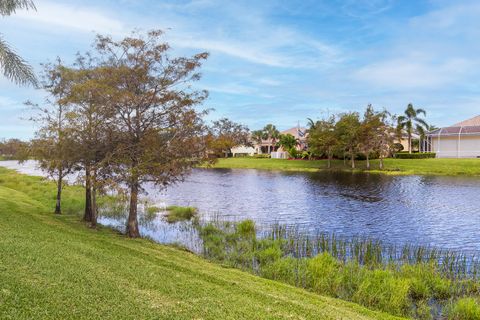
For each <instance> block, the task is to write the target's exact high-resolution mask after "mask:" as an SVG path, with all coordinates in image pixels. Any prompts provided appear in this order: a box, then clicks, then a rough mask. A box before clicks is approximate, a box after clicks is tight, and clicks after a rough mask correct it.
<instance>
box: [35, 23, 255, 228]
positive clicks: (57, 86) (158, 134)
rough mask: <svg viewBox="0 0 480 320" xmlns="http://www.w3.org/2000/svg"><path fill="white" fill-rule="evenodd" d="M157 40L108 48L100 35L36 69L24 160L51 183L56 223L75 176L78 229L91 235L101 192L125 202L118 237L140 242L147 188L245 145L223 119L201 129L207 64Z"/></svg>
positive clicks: (138, 37)
mask: <svg viewBox="0 0 480 320" xmlns="http://www.w3.org/2000/svg"><path fill="white" fill-rule="evenodd" d="M162 36H163V32H162V31H160V30H153V31H150V32H148V33H147V34H146V35H143V34H139V33H136V32H134V33H132V35H131V36H129V37H125V38H124V39H121V40H119V41H115V40H114V39H112V38H111V37H107V36H102V35H98V36H97V38H96V40H95V42H94V45H93V50H92V51H89V52H86V53H83V54H78V55H77V57H76V59H75V62H74V63H73V64H71V65H67V64H65V63H64V62H63V61H62V60H60V59H57V60H56V61H55V62H53V63H48V64H45V65H43V69H44V72H43V74H42V76H41V80H40V86H41V88H42V89H43V90H45V91H46V92H47V97H46V99H45V101H44V102H43V103H40V104H38V103H34V102H27V104H28V105H29V106H31V107H32V108H33V109H35V110H36V111H37V112H36V113H35V116H33V117H32V121H34V123H35V124H36V127H37V128H38V130H37V131H36V134H35V138H34V139H32V141H31V143H30V148H29V150H30V152H29V156H30V157H34V158H35V159H37V160H38V161H39V163H40V166H41V168H42V169H44V170H45V171H46V172H48V173H49V175H50V176H51V177H53V178H54V179H55V180H56V183H57V201H56V208H55V212H56V213H58V214H59V213H61V197H62V187H63V184H64V181H65V177H66V176H67V175H69V174H71V173H73V172H77V173H79V174H80V177H81V179H82V181H83V184H84V186H85V211H84V214H83V220H84V221H86V222H88V223H90V224H91V226H93V227H95V226H96V223H97V216H98V206H97V197H98V194H100V193H103V192H105V191H106V190H108V189H112V188H116V189H121V190H123V191H124V192H125V193H126V194H127V195H128V219H127V225H126V233H127V235H128V236H129V237H138V236H139V229H138V202H139V196H140V194H141V192H142V190H143V189H142V186H143V185H144V184H145V183H149V182H151V183H154V184H156V185H157V186H161V187H166V186H168V185H170V184H172V183H175V182H177V181H179V180H181V179H182V178H183V177H184V176H185V174H187V173H188V172H189V170H190V169H191V168H192V167H194V166H196V165H198V164H200V163H202V162H205V161H209V159H210V158H211V155H212V154H214V155H215V154H222V153H224V152H225V150H227V149H228V148H229V146H230V145H232V144H242V143H247V141H248V138H249V133H248V128H246V127H245V126H242V125H240V124H236V123H234V122H232V121H230V120H228V119H220V120H218V121H215V122H214V123H213V124H212V125H208V124H207V123H206V122H205V120H204V116H205V115H206V114H207V113H208V111H209V110H206V109H204V108H203V107H202V105H203V103H204V101H205V100H206V99H207V97H208V92H207V91H202V90H197V89H195V88H194V86H193V84H194V83H195V82H196V81H198V80H199V79H200V78H201V74H200V72H199V70H200V67H201V66H202V64H203V63H204V62H205V60H206V59H207V58H208V53H206V52H201V53H198V54H196V55H193V56H191V57H173V56H171V54H170V52H171V48H170V46H169V45H168V43H166V42H163V41H162Z"/></svg>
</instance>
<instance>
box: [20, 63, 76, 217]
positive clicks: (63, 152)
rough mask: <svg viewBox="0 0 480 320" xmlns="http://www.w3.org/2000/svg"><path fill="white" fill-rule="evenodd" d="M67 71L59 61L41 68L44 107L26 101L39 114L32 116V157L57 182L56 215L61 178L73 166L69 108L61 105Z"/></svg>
mask: <svg viewBox="0 0 480 320" xmlns="http://www.w3.org/2000/svg"><path fill="white" fill-rule="evenodd" d="M65 71H66V68H65V66H64V65H63V64H62V62H61V60H60V59H57V61H56V63H54V64H46V65H44V74H43V76H42V82H41V87H42V89H43V90H45V91H47V93H48V94H49V96H48V97H47V99H46V100H45V105H44V106H43V107H40V106H39V105H38V104H34V103H32V102H27V103H26V104H27V105H29V106H32V107H33V108H34V109H36V110H37V111H38V114H37V115H36V116H34V117H32V120H33V121H34V122H36V123H37V124H38V125H39V126H40V128H39V130H38V131H37V132H36V134H35V139H33V141H32V154H33V156H34V157H35V158H36V159H37V160H38V161H39V163H40V167H41V168H42V169H43V170H44V171H46V172H47V173H48V174H49V175H50V176H51V177H52V178H54V179H55V180H56V182H57V196H56V204H55V213H56V214H61V212H62V210H61V199H62V188H63V184H64V178H65V177H66V176H67V175H68V174H70V173H71V172H72V170H73V167H74V165H75V162H76V160H75V156H74V155H75V150H74V149H73V148H74V144H73V141H72V135H71V132H72V131H71V129H72V128H71V127H69V126H68V117H69V109H68V106H67V105H66V104H65V103H64V102H63V99H64V98H65V97H66V96H68V94H69V92H70V89H71V83H70V82H69V81H68V80H67V79H66V78H65V77H64V76H63V75H64V73H65Z"/></svg>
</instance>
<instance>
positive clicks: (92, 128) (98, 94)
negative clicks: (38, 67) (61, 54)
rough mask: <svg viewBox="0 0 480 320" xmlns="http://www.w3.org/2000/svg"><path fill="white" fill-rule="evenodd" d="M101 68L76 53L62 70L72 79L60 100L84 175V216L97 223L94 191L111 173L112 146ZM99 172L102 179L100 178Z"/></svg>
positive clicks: (110, 113) (111, 117)
mask: <svg viewBox="0 0 480 320" xmlns="http://www.w3.org/2000/svg"><path fill="white" fill-rule="evenodd" d="M101 73H102V69H101V68H98V67H97V66H96V65H95V62H94V60H93V59H92V58H91V57H90V55H89V54H86V55H83V56H82V55H78V57H77V61H76V63H75V68H71V69H69V70H68V72H65V75H64V76H65V77H68V78H69V79H70V80H71V82H72V87H71V90H70V94H69V95H68V96H66V97H65V98H64V99H63V101H62V102H64V103H65V104H68V105H69V106H70V108H71V116H70V117H69V122H70V126H71V128H72V137H73V140H74V144H75V148H76V151H77V152H76V158H77V161H78V163H79V166H78V167H80V168H82V169H83V171H84V178H85V211H84V216H83V220H84V221H86V222H89V223H90V224H91V226H92V227H95V226H96V224H97V216H98V214H97V201H96V199H97V191H98V190H99V189H101V188H102V187H103V186H104V185H105V181H106V179H105V178H106V177H107V176H108V173H110V167H109V166H108V165H107V164H108V161H107V157H108V155H109V154H110V153H111V152H112V150H113V148H114V147H115V139H114V138H113V136H114V134H113V131H114V130H113V125H112V122H113V118H114V114H113V112H112V109H111V108H107V107H106V105H107V101H106V100H105V99H106V98H107V96H106V95H105V94H104V87H102V86H100V85H99V81H97V80H98V78H99V74H101ZM99 175H102V176H103V178H104V179H99Z"/></svg>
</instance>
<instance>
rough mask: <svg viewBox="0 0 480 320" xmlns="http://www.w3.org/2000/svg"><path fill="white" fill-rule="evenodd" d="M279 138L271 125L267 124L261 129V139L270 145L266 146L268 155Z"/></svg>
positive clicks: (278, 133)
mask: <svg viewBox="0 0 480 320" xmlns="http://www.w3.org/2000/svg"><path fill="white" fill-rule="evenodd" d="M279 136H280V132H279V131H278V130H277V128H276V127H275V126H274V125H273V124H271V123H269V124H267V125H266V126H265V127H264V128H263V139H264V140H268V141H269V143H270V144H269V145H268V153H270V152H271V147H272V146H274V145H275V144H276V143H277V139H278V137H279Z"/></svg>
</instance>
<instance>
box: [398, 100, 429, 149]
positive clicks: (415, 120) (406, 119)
mask: <svg viewBox="0 0 480 320" xmlns="http://www.w3.org/2000/svg"><path fill="white" fill-rule="evenodd" d="M421 114H423V115H424V116H426V115H427V114H426V112H425V110H423V109H421V108H417V109H415V108H414V107H413V104H411V103H409V104H408V106H407V109H405V112H404V114H403V115H401V116H399V117H398V129H399V130H400V131H404V132H406V134H407V137H408V153H412V135H413V133H414V132H420V131H423V130H424V128H426V127H428V125H427V123H426V122H425V120H423V119H422V118H420V115H421Z"/></svg>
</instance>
